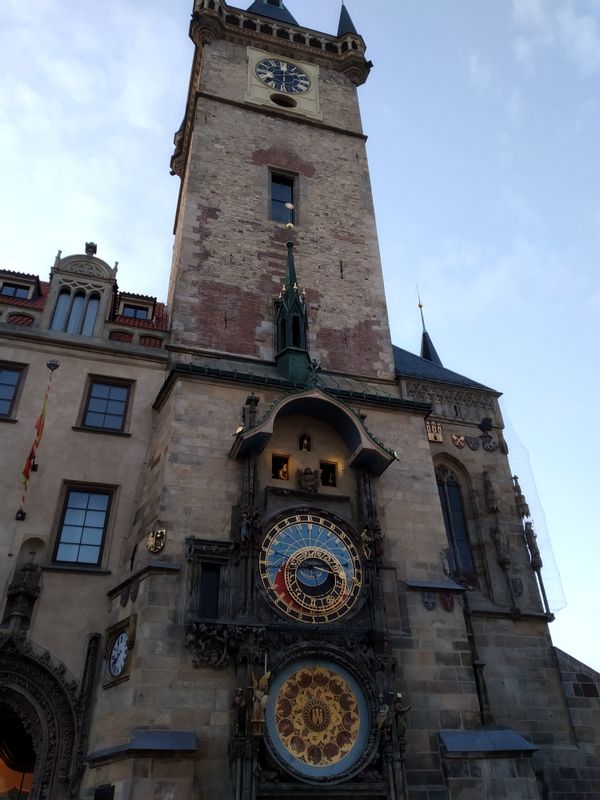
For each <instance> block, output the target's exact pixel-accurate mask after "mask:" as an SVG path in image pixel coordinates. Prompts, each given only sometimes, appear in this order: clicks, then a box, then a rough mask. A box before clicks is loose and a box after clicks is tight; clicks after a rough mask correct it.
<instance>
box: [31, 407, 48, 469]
mask: <svg viewBox="0 0 600 800" xmlns="http://www.w3.org/2000/svg"><path fill="white" fill-rule="evenodd" d="M47 399H48V392H46V396H45V397H44V402H43V403H42V410H41V411H40V415H39V417H38V418H37V419H36V421H35V425H34V427H35V431H36V433H35V439H34V441H33V450H37V449H38V447H39V446H40V440H41V438H42V433H43V432H44V423H45V422H46V400H47ZM34 456H35V453H34Z"/></svg>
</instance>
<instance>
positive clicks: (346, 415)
mask: <svg viewBox="0 0 600 800" xmlns="http://www.w3.org/2000/svg"><path fill="white" fill-rule="evenodd" d="M291 414H298V415H302V416H306V417H315V418H316V419H319V420H321V421H322V422H324V423H325V424H327V425H329V426H330V427H331V428H333V429H334V430H335V431H337V433H338V434H339V435H340V436H341V438H342V439H343V440H344V443H345V444H346V447H347V448H348V451H349V452H350V457H349V459H348V466H350V467H362V468H365V469H367V470H368V471H369V472H371V474H372V475H375V476H379V475H381V474H382V473H383V472H384V471H385V470H386V469H387V468H388V467H389V465H390V464H391V463H392V462H393V461H394V460H395V458H396V455H395V453H394V452H393V451H392V450H389V449H387V448H386V447H385V445H384V444H383V443H382V442H379V441H377V439H376V438H375V437H374V436H373V434H371V433H370V432H369V431H368V430H367V428H366V427H365V425H364V422H363V421H362V419H361V418H360V417H359V416H358V415H357V414H356V413H355V412H353V411H352V410H351V409H350V408H348V406H346V405H345V404H344V403H341V402H340V401H339V400H335V399H334V398H332V397H330V396H328V395H327V394H325V393H324V392H323V391H321V389H318V388H314V389H309V390H307V391H303V392H299V393H296V394H291V395H286V396H285V397H283V398H281V399H279V400H277V401H276V402H275V403H273V404H272V405H271V406H270V408H269V409H268V410H267V412H266V414H265V415H264V416H263V417H262V418H261V419H259V420H258V421H257V422H256V424H254V425H253V426H251V427H249V428H246V429H244V430H242V431H240V433H238V435H237V436H236V440H235V442H234V443H233V447H232V448H231V451H230V453H229V455H230V456H231V457H232V458H241V457H243V456H244V455H246V454H247V453H248V452H249V451H250V450H252V449H255V450H259V451H260V450H263V449H264V448H265V446H266V445H267V442H268V441H269V439H270V438H271V435H272V433H273V429H274V426H275V422H276V421H277V419H278V418H279V417H285V416H289V415H291Z"/></svg>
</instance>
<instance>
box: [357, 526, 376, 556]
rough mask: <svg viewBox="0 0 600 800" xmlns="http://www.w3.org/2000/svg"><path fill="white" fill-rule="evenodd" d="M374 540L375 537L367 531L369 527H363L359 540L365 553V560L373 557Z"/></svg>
mask: <svg viewBox="0 0 600 800" xmlns="http://www.w3.org/2000/svg"><path fill="white" fill-rule="evenodd" d="M374 541H375V539H374V537H373V534H372V533H371V532H370V531H369V529H368V528H363V530H362V533H361V534H360V542H361V544H362V548H363V553H364V554H365V558H366V559H367V561H370V560H371V559H372V558H373V542H374Z"/></svg>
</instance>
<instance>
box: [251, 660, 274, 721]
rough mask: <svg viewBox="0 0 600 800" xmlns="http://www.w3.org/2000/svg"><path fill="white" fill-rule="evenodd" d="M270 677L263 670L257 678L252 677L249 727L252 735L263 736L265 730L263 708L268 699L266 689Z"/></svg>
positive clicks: (268, 673)
mask: <svg viewBox="0 0 600 800" xmlns="http://www.w3.org/2000/svg"><path fill="white" fill-rule="evenodd" d="M270 679H271V673H270V672H265V674H264V675H261V676H260V678H259V679H258V680H256V678H254V677H253V679H252V689H253V694H252V718H251V720H250V728H251V731H252V734H253V735H254V736H263V735H264V732H265V709H266V707H267V702H268V700H269V695H268V694H267V690H268V688H269V681H270Z"/></svg>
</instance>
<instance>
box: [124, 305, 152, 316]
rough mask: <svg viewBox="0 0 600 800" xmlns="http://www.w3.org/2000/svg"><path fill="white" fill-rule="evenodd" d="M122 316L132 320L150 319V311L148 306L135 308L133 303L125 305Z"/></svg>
mask: <svg viewBox="0 0 600 800" xmlns="http://www.w3.org/2000/svg"><path fill="white" fill-rule="evenodd" d="M121 314H122V315H123V316H124V317H129V318H130V319H148V314H149V309H148V307H147V306H134V305H133V304H132V303H124V304H123V310H122V311H121Z"/></svg>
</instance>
